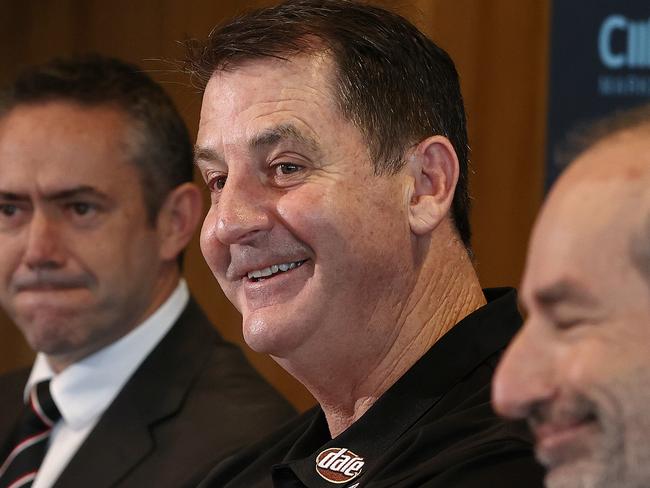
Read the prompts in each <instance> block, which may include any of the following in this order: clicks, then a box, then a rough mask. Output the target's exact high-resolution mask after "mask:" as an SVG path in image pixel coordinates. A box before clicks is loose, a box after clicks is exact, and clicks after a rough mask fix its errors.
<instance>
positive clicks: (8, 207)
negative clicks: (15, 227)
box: [0, 203, 19, 218]
mask: <svg viewBox="0 0 650 488" xmlns="http://www.w3.org/2000/svg"><path fill="white" fill-rule="evenodd" d="M18 211H19V209H18V205H16V204H14V203H0V215H2V217H5V218H11V217H13V216H15V215H16V214H17V213H18Z"/></svg>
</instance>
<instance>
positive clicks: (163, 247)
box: [157, 182, 203, 261]
mask: <svg viewBox="0 0 650 488" xmlns="http://www.w3.org/2000/svg"><path fill="white" fill-rule="evenodd" d="M202 209H203V202H202V197H201V191H200V190H199V188H198V187H197V186H196V185H195V184H194V183H189V182H188V183H183V184H182V185H179V186H177V187H176V188H174V189H173V190H172V191H171V192H169V194H168V195H167V197H166V198H165V201H164V202H163V205H162V207H161V209H160V212H159V213H158V217H157V230H158V235H159V237H160V257H161V259H162V260H164V261H168V260H174V259H176V257H177V256H178V255H179V254H180V253H181V251H182V250H183V249H185V246H187V244H188V243H189V242H190V239H191V238H192V236H193V235H194V232H195V231H196V228H197V227H198V225H199V221H200V219H201V212H202Z"/></svg>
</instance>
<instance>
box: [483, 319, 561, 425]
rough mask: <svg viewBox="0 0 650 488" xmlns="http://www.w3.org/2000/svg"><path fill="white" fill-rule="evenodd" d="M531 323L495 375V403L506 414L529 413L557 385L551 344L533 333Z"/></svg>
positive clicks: (493, 396) (519, 415) (504, 357)
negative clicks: (554, 376)
mask: <svg viewBox="0 0 650 488" xmlns="http://www.w3.org/2000/svg"><path fill="white" fill-rule="evenodd" d="M528 327H529V326H527V325H524V327H523V328H522V329H521V330H520V332H519V334H518V335H517V336H516V337H515V339H514V340H513V341H512V343H511V344H510V346H509V347H508V349H507V350H506V352H505V353H504V355H503V357H502V358H501V362H500V363H499V366H498V367H497V371H496V373H495V375H494V379H493V384H492V404H493V405H494V408H495V410H496V411H497V412H498V413H499V414H501V415H503V416H505V417H511V418H524V417H526V416H527V415H528V414H529V413H530V411H531V409H532V408H533V407H534V406H535V405H538V404H539V403H540V402H544V400H547V399H548V398H550V397H551V396H552V394H553V391H554V388H555V387H554V385H553V374H552V356H551V354H552V353H551V351H550V344H548V343H545V342H544V341H540V340H539V338H537V337H533V333H532V332H531V331H530V330H529V328H528Z"/></svg>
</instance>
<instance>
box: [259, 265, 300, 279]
mask: <svg viewBox="0 0 650 488" xmlns="http://www.w3.org/2000/svg"><path fill="white" fill-rule="evenodd" d="M302 263H304V261H294V262H292V263H282V264H274V265H272V266H269V267H268V268H264V269H256V270H255V271H251V272H250V273H248V279H259V278H266V277H268V276H271V275H274V274H276V273H279V272H285V271H289V270H290V269H294V268H297V267H298V266H300V265H301V264H302Z"/></svg>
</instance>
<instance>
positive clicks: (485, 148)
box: [0, 0, 549, 409]
mask: <svg viewBox="0 0 650 488" xmlns="http://www.w3.org/2000/svg"><path fill="white" fill-rule="evenodd" d="M268 3H269V1H266V0H260V1H243V0H242V1H237V0H211V1H208V0H194V1H192V2H184V1H182V0H136V1H134V0H113V1H111V2H107V1H105V0H0V81H2V82H5V81H6V80H8V79H9V78H10V77H11V76H13V75H14V74H15V73H16V72H17V71H18V70H19V69H20V68H22V67H24V66H27V65H29V64H32V63H37V62H42V61H45V60H47V59H49V58H50V57H52V56H55V55H66V54H70V53H75V52H85V51H97V52H102V53H106V54H110V55H114V56H118V57H121V58H124V59H126V60H129V61H132V62H136V63H139V64H141V65H142V66H143V67H144V68H145V69H146V70H148V71H150V72H151V74H152V76H154V78H156V79H157V80H159V81H160V82H161V83H163V84H164V86H165V87H166V88H167V90H168V91H169V92H170V93H171V95H172V97H173V98H174V99H175V100H176V102H177V104H178V106H179V108H180V110H181V112H182V113H183V115H184V117H185V119H186V121H187V123H188V126H189V128H190V131H191V132H192V133H193V134H194V133H195V132H196V127H197V122H198V113H199V108H200V97H199V96H198V94H196V93H194V91H193V90H192V89H191V88H190V87H189V86H187V79H186V78H185V77H184V76H182V75H179V74H178V73H175V72H174V71H173V69H172V65H171V64H169V63H166V62H164V60H166V59H177V58H178V57H180V56H182V49H181V48H180V47H179V45H178V43H177V41H178V40H180V39H184V38H187V37H188V36H189V37H198V38H203V37H205V36H206V35H207V33H208V32H209V31H210V29H211V28H212V27H213V26H214V25H215V24H216V23H217V22H219V21H220V20H222V19H224V18H228V17H230V16H232V15H234V14H235V13H237V12H240V11H242V10H244V9H245V8H247V7H248V6H251V5H260V4H268ZM380 3H383V4H384V5H388V6H390V7H393V8H395V9H397V10H398V11H400V12H401V13H403V14H404V15H406V16H407V17H409V18H410V19H411V20H413V21H414V22H415V23H416V24H417V25H418V26H419V27H420V28H421V29H423V30H424V31H425V32H427V33H428V34H429V35H430V36H431V37H432V38H433V39H434V40H435V41H436V42H438V43H439V44H440V45H441V46H442V47H444V48H445V49H446V50H447V51H448V52H449V53H450V54H451V55H452V57H453V58H454V60H455V61H456V64H457V67H458V70H459V72H460V75H461V83H462V86H463V92H464V96H465V100H466V105H467V112H468V116H469V131H470V141H471V145H472V164H473V168H474V172H475V174H474V175H473V180H472V188H473V194H474V213H473V218H472V223H473V226H474V232H475V238H474V246H475V251H476V257H477V265H478V269H479V273H480V276H481V279H482V280H483V282H484V283H485V284H486V285H501V284H516V283H517V282H518V280H519V276H520V274H521V270H522V266H523V262H524V256H525V246H526V242H527V239H528V233H529V231H530V227H531V224H532V220H533V218H534V215H535V212H536V210H537V208H538V206H539V203H540V200H541V193H542V167H543V142H544V125H545V116H546V112H545V107H546V77H547V69H546V66H547V55H548V54H547V53H548V49H547V35H548V34H547V33H548V22H549V20H548V18H549V15H548V9H549V6H548V1H547V0H524V1H521V0H490V1H487V0H454V1H453V2H452V1H448V0H410V1H389V0H385V1H383V2H380ZM0 252H2V251H1V250H0ZM186 269H187V273H186V274H187V276H188V280H189V282H190V287H191V288H192V290H193V292H194V294H195V295H196V296H197V299H198V300H199V302H200V303H201V304H202V305H203V307H204V308H205V309H206V311H207V313H208V315H209V316H210V318H211V319H212V320H213V322H214V323H215V324H216V326H217V328H218V329H219V330H220V331H221V332H222V333H223V334H224V336H226V337H227V338H228V339H230V340H234V341H237V342H240V343H241V342H242V339H241V330H240V324H239V322H240V317H239V315H238V313H237V312H236V311H235V310H234V309H233V308H232V306H231V305H230V304H229V303H228V302H227V300H226V299H225V298H224V297H223V295H222V293H221V291H220V290H219V288H218V285H217V283H216V281H215V280H214V278H213V277H212V275H211V273H210V271H209V270H208V269H207V266H205V264H204V263H203V260H202V257H201V255H200V252H199V249H198V243H197V239H194V240H193V242H192V245H191V247H190V250H189V252H188V256H187V264H186ZM246 351H247V354H248V355H249V357H250V359H251V361H252V362H253V363H254V364H255V366H256V367H258V369H260V371H262V373H263V374H264V375H265V376H266V377H267V378H269V380H270V381H272V382H273V383H274V384H275V385H276V386H277V387H278V388H279V389H280V390H281V391H282V392H283V393H284V394H285V395H286V396H288V397H289V398H290V399H291V400H292V401H293V402H294V403H295V404H296V405H297V406H298V407H299V408H301V409H302V408H306V407H307V406H309V405H310V404H311V403H312V402H313V400H312V399H311V397H310V396H309V394H308V393H307V392H306V391H305V390H304V389H303V388H302V386H301V385H299V384H297V382H295V381H294V380H293V379H291V378H289V377H288V376H287V375H286V374H285V373H284V372H283V371H282V370H281V369H280V368H279V367H277V365H275V363H273V361H271V360H270V359H268V358H266V357H262V356H260V355H257V354H255V353H252V352H251V351H250V350H246ZM31 358H32V354H31V352H30V351H29V349H28V348H27V346H26V345H25V344H24V342H23V341H22V339H21V337H20V335H19V334H18V333H17V331H16V330H15V329H14V327H13V325H12V324H11V323H10V322H9V321H8V320H7V318H6V317H5V316H4V315H1V314H0V372H2V371H6V370H9V369H12V368H14V367H17V366H19V365H26V364H29V362H30V361H31Z"/></svg>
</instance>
